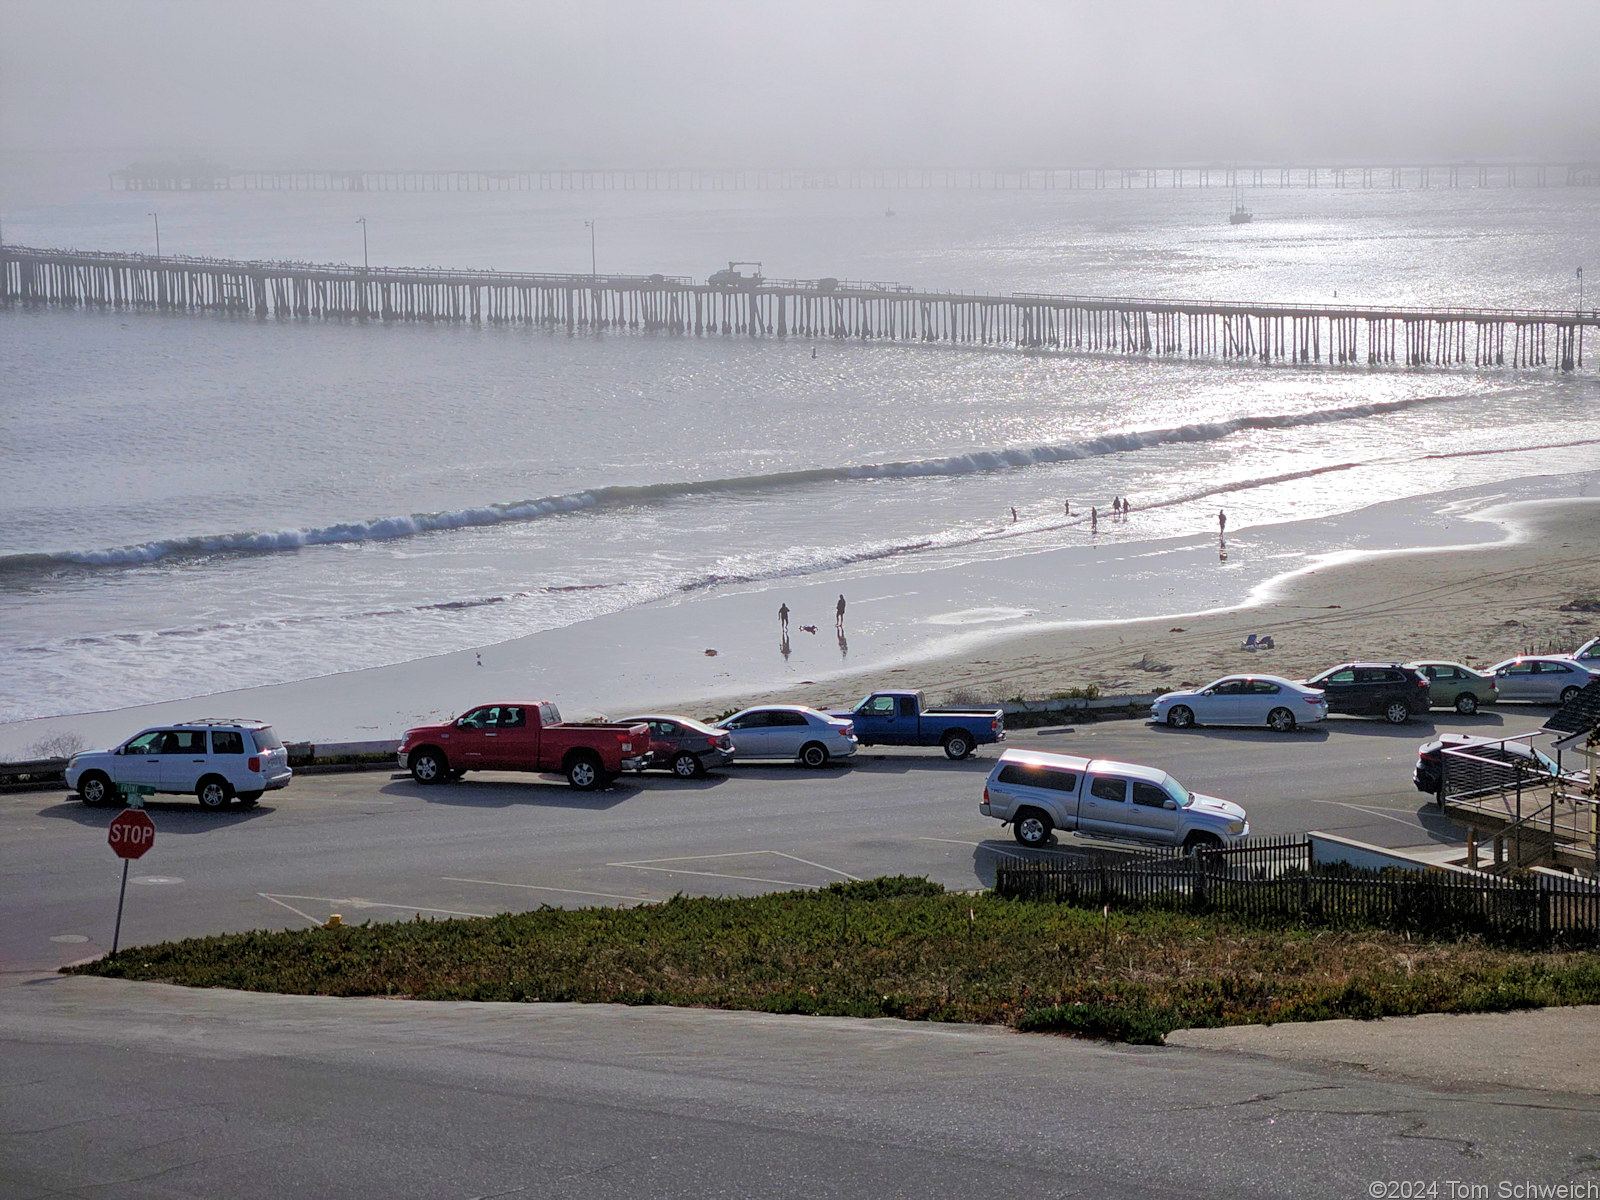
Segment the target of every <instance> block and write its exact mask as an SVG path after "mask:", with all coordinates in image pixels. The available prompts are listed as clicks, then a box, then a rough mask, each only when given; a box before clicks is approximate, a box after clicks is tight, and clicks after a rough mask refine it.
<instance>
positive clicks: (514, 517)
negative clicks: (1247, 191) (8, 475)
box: [0, 396, 1460, 586]
mask: <svg viewBox="0 0 1600 1200" xmlns="http://www.w3.org/2000/svg"><path fill="white" fill-rule="evenodd" d="M1458 398H1460V397H1454V396H1416V397H1410V398H1407V399H1402V400H1385V401H1375V402H1373V403H1370V404H1352V405H1347V406H1344V407H1339V408H1325V409H1316V410H1313V411H1310V412H1301V413H1283V414H1277V415H1270V416H1257V417H1235V418H1233V419H1231V420H1227V421H1207V422H1197V423H1195V424H1192V425H1179V426H1176V427H1174V428H1170V429H1145V430H1134V431H1130V432H1126V433H1110V434H1103V435H1101V436H1100V437H1094V438H1086V439H1084V440H1082V441H1076V442H1063V443H1056V444H1047V445H1040V446H1019V447H1012V448H1008V449H1004V450H978V451H973V452H971V453H968V454H956V455H951V456H949V457H946V458H925V459H914V460H911V461H908V462H888V463H867V464H862V465H858V466H844V467H814V468H810V469H805V470H797V471H777V472H773V473H771V474H765V475H746V476H737V477H734V478H729V479H704V480H685V481H682V482H676V483H656V484H644V485H633V486H629V485H618V486H611V487H599V488H592V489H589V490H587V491H581V492H569V493H566V494H564V495H559V496H545V497H541V498H538V499H531V500H516V501H510V502H505V503H496V504H487V505H483V506H481V507H476V508H462V509H455V510H452V511H449V512H431V513H412V514H410V515H409V516H397V517H379V518H375V519H372V520H367V521H350V522H341V523H339V524H334V525H323V526H317V527H314V528H308V529H279V530H255V531H248V532H242V533H221V534H211V535H202V536H197V537H182V538H167V539H162V540H158V541H150V542H142V543H139V544H137V545H131V546H118V547H113V548H111V549H105V550H63V551H53V552H46V553H32V554H11V555H5V556H0V577H6V576H16V575H27V574H35V573H40V572H46V571H51V570H55V569H57V568H60V567H63V566H79V567H90V568H95V567H104V568H119V567H133V566H141V565H144V564H147V563H153V562H159V561H161V560H162V559H167V558H174V557H177V558H195V557H201V556H205V555H215V554H262V553H271V552H274V551H282V550H300V549H303V548H305V547H308V546H328V545H339V544H350V543H359V542H372V541H385V540H389V539H392V538H403V537H411V536H413V535H416V534H420V533H436V532H441V531H446V530H453V529H472V528H482V527H485V526H492V525H501V524H506V523H509V522H518V521H533V520H538V519H540V518H543V517H552V516H560V515H563V514H566V513H574V512H588V511H597V510H604V509H611V508H622V507H628V506H636V505H651V504H664V503H670V502H672V501H675V500H682V499H688V498H692V497H696V496H709V495H728V494H759V493H762V492H772V491H781V490H784V489H790V488H798V487H806V486H811V485H816V484H827V483H848V482H853V481H857V480H875V479H916V478H926V477H930V476H941V475H944V476H956V475H972V474H978V473H981V472H991V471H1007V470H1020V469H1024V468H1028V467H1037V466H1046V465H1049V464H1052V463H1062V462H1070V461H1073V460H1075V459H1085V458H1095V457H1099V456H1102V455H1107V454H1123V453H1128V452H1130V451H1136V450H1144V449H1148V448H1150V447H1153V446H1168V445H1173V444H1178V443H1184V442H1209V441H1217V440H1219V439H1221V438H1226V437H1230V436H1231V435H1233V434H1235V433H1239V432H1241V431H1243V430H1251V429H1290V428H1296V427H1302V426H1307V425H1322V424H1327V423H1330V422H1334V421H1355V420H1363V419H1366V418H1369V417H1375V416H1381V415H1384V414H1386V413H1392V412H1397V411H1399V410H1402V409H1407V408H1415V407H1418V406H1421V405H1427V404H1437V403H1442V402H1445V401H1448V400H1452V399H1458ZM919 548H920V547H919ZM896 552H903V551H900V550H887V551H885V553H886V554H893V553H896ZM710 584H711V581H707V584H706V585H705V586H710Z"/></svg>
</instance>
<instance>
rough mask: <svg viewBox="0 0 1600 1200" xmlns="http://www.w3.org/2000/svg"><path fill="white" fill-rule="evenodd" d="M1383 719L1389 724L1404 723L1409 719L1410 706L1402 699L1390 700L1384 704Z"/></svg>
mask: <svg viewBox="0 0 1600 1200" xmlns="http://www.w3.org/2000/svg"><path fill="white" fill-rule="evenodd" d="M1383 719H1384V720H1385V721H1387V722H1389V724H1391V725H1404V724H1405V723H1406V722H1407V721H1409V720H1411V706H1410V705H1409V704H1407V703H1406V702H1405V701H1404V700H1391V701H1389V703H1388V704H1387V705H1385V706H1384V709H1383Z"/></svg>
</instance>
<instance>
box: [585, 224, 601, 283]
mask: <svg viewBox="0 0 1600 1200" xmlns="http://www.w3.org/2000/svg"><path fill="white" fill-rule="evenodd" d="M584 224H585V225H587V226H588V227H589V275H590V276H591V277H594V276H597V275H599V274H600V272H599V270H598V269H596V267H595V265H594V264H595V258H594V222H593V221H585V222H584Z"/></svg>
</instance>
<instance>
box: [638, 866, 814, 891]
mask: <svg viewBox="0 0 1600 1200" xmlns="http://www.w3.org/2000/svg"><path fill="white" fill-rule="evenodd" d="M606 866H608V867H632V868H633V869H634V870H636V871H660V872H661V873H662V874H663V875H699V876H702V877H704V878H706V879H730V880H735V881H737V882H739V883H771V884H776V885H777V886H778V887H791V888H814V887H816V886H818V885H817V884H814V883H796V882H795V881H794V880H792V879H766V878H764V877H762V876H760V875H724V874H723V873H721V872H720V871H688V870H685V869H684V868H683V867H647V866H645V865H644V864H643V863H607V864H606Z"/></svg>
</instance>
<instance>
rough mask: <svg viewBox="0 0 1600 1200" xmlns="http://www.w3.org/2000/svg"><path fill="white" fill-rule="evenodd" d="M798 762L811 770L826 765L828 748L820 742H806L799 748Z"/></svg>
mask: <svg viewBox="0 0 1600 1200" xmlns="http://www.w3.org/2000/svg"><path fill="white" fill-rule="evenodd" d="M800 761H801V762H802V763H804V764H805V765H806V766H808V767H810V768H811V769H812V770H816V769H817V768H818V767H825V766H827V765H828V748H827V747H826V746H824V745H823V744H822V743H821V742H807V743H806V744H805V745H804V746H801V747H800Z"/></svg>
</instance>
